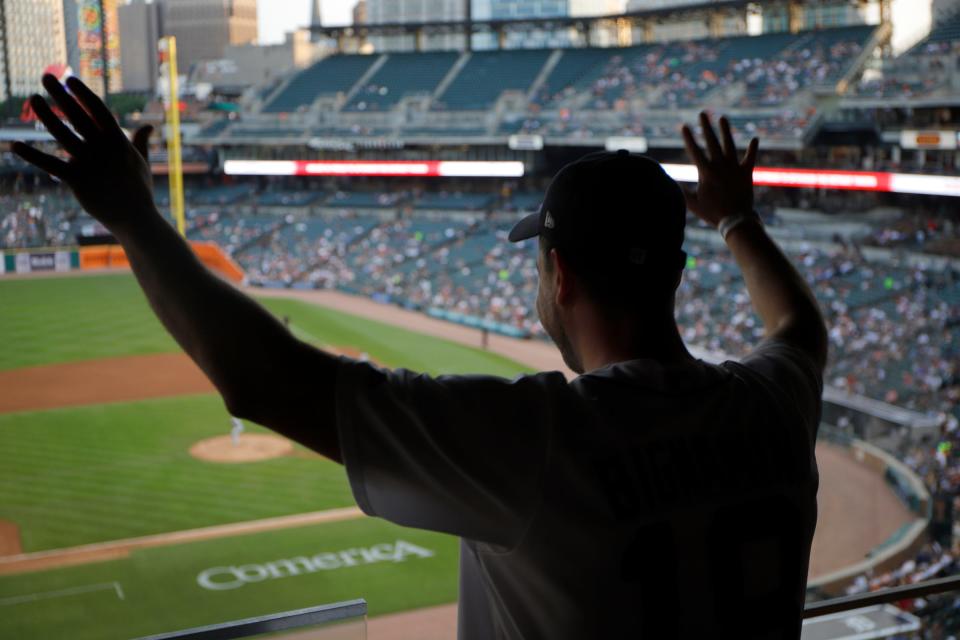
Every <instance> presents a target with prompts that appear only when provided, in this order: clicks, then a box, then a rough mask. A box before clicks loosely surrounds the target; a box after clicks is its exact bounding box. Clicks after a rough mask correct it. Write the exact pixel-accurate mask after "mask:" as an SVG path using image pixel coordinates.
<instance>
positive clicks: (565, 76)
mask: <svg viewBox="0 0 960 640" xmlns="http://www.w3.org/2000/svg"><path fill="white" fill-rule="evenodd" d="M950 28H951V27H949V25H945V26H944V27H943V28H942V31H939V30H938V31H937V32H935V34H937V35H932V36H931V39H932V40H931V42H930V43H928V45H927V46H928V47H942V46H945V45H944V44H943V43H947V44H949V43H950V42H951V40H949V38H951V37H952V36H951V33H952V31H950ZM874 33H875V28H874V27H871V26H857V27H842V28H831V29H822V30H816V31H809V32H801V33H798V34H791V33H774V34H764V35H759V36H737V37H730V38H721V39H702V40H694V41H682V42H681V41H676V42H665V43H651V44H643V45H636V46H632V47H622V48H621V47H610V48H596V47H591V48H582V49H578V48H570V49H561V50H551V49H539V50H503V51H478V52H473V53H464V54H461V53H456V52H428V53H389V54H381V55H352V54H351V55H334V56H331V57H328V58H325V59H324V60H321V61H320V62H317V63H315V64H314V65H312V66H311V67H309V68H307V69H305V70H303V71H300V72H298V73H296V74H295V75H294V76H292V77H291V78H290V79H289V81H288V82H287V83H286V84H282V83H281V85H280V87H279V89H274V90H272V91H271V92H269V94H270V95H269V96H268V97H267V98H266V102H265V103H263V104H262V107H261V106H258V105H260V104H261V102H262V98H256V99H254V100H253V102H252V103H251V104H252V105H253V114H251V115H250V116H249V117H247V120H248V121H247V122H242V121H240V122H232V123H231V121H227V120H223V121H221V122H220V123H214V124H210V125H207V126H206V127H205V128H204V129H203V130H202V131H201V133H200V136H201V137H213V138H218V137H219V138H221V139H222V138H227V139H236V140H237V141H238V142H242V141H243V140H249V139H251V138H271V137H272V138H276V139H278V140H282V139H290V138H295V137H304V136H306V137H325V138H352V137H370V136H375V137H386V138H397V137H399V138H475V137H489V136H491V135H498V136H506V135H511V134H514V133H535V134H541V135H547V136H550V137H555V138H573V139H594V140H596V139H602V138H604V137H607V136H611V135H631V136H633V135H642V136H646V137H648V138H653V139H670V140H673V141H677V140H678V135H677V129H678V125H679V122H680V120H681V119H682V118H683V117H685V113H684V112H685V111H690V112H693V111H694V110H696V109H699V108H702V107H704V106H707V105H709V106H710V107H711V108H714V109H723V110H725V111H728V112H731V113H732V114H733V115H734V116H736V117H738V118H740V119H741V121H742V122H747V123H750V124H751V128H752V129H753V130H755V131H756V132H757V133H763V134H764V135H765V136H766V137H767V138H768V139H771V140H783V141H794V142H801V141H802V140H803V139H804V138H805V137H806V136H807V134H808V132H809V129H810V127H811V126H812V125H813V124H814V123H815V122H816V118H815V117H813V116H814V115H815V113H816V108H817V96H816V92H826V93H827V94H829V93H835V92H836V90H837V89H838V88H839V86H840V85H838V82H839V80H840V79H842V78H845V77H846V76H847V75H848V74H849V73H851V72H853V71H855V70H856V68H855V65H857V64H859V63H860V62H862V59H863V56H862V55H861V54H863V53H864V47H865V46H866V45H867V44H868V43H869V42H870V41H871V38H872V37H873V35H874ZM940 38H943V40H940ZM554 54H556V55H557V56H558V61H557V64H556V65H555V66H553V67H552V68H550V69H549V72H547V73H546V74H545V76H544V77H543V81H542V83H541V84H539V85H538V86H537V90H536V91H534V92H533V95H531V96H530V99H529V101H528V100H527V99H526V98H527V94H528V93H530V90H531V88H533V86H534V82H535V80H536V79H537V78H538V77H539V76H540V75H541V74H542V73H544V72H545V71H546V70H547V61H548V60H549V59H550V57H551V56H552V55H554ZM381 61H382V62H381ZM378 62H380V64H379V66H378V68H377V69H376V70H375V71H374V72H373V73H372V74H371V75H370V76H369V78H365V76H366V75H367V74H368V72H369V71H370V70H371V67H372V66H373V65H374V64H377V63H378ZM458 65H459V68H458ZM454 69H457V70H456V73H455V74H454V75H453V77H452V78H451V79H450V80H449V84H447V85H446V86H445V87H444V88H443V90H442V93H441V94H440V95H439V96H437V97H436V98H435V99H433V100H430V97H431V96H432V95H433V94H434V93H435V92H436V91H437V90H438V89H439V88H440V86H441V83H442V82H444V80H445V78H446V77H447V76H448V75H449V74H450V73H451V72H452V71H453V70H454ZM934 76H935V78H936V80H934V79H932V77H924V76H923V74H920V73H917V72H916V71H914V72H913V74H912V75H911V76H910V77H908V78H906V79H903V78H900V77H897V78H896V79H893V80H883V81H881V83H880V84H881V86H880V87H879V88H878V87H877V86H875V85H876V82H875V81H872V82H870V83H866V85H864V87H863V89H864V91H865V92H866V93H867V95H885V94H886V93H887V92H890V91H895V90H898V89H902V88H904V87H906V88H908V89H909V90H911V91H914V92H922V91H927V90H929V89H930V88H931V87H930V86H929V85H930V84H931V83H934V84H936V86H941V85H942V82H943V76H944V73H940V74H939V75H937V74H934ZM361 80H363V82H362V86H360V83H361ZM507 92H510V93H513V95H514V96H516V97H517V100H515V101H512V102H510V103H507V104H504V105H503V108H502V109H500V110H498V111H496V112H494V111H493V108H494V106H495V105H496V104H498V100H499V99H500V97H501V96H502V95H504V94H505V93H507ZM254 93H255V92H254ZM348 94H349V96H350V99H349V100H348V101H346V102H345V103H342V104H340V103H337V104H338V105H339V106H333V107H331V108H330V110H328V111H326V112H325V114H324V121H323V124H321V123H320V122H319V121H316V122H313V123H312V125H311V123H310V122H307V123H305V124H303V123H300V122H299V121H298V123H297V124H291V123H290V122H289V121H287V120H286V119H285V118H284V117H283V114H288V113H294V112H302V111H305V110H307V109H308V107H309V106H310V105H311V104H313V103H314V102H315V101H316V100H318V99H321V98H339V97H344V96H347V95H348ZM409 96H421V97H423V98H424V101H423V103H422V104H428V103H429V105H430V106H429V110H428V111H420V108H421V107H419V106H417V107H415V108H413V110H412V111H411V112H410V113H407V112H404V113H400V112H399V111H398V108H399V104H400V103H401V101H403V99H404V98H405V97H409ZM464 112H470V117H469V119H464V118H463V117H462V114H463V113H464ZM370 114H380V115H381V116H383V117H382V118H380V119H376V118H374V119H371V118H370ZM434 114H443V115H442V116H441V117H439V118H435V117H433V116H434ZM458 114H459V115H458ZM271 115H273V116H277V117H276V118H275V119H274V120H273V121H271V120H270V116H271ZM308 120H309V119H308Z"/></svg>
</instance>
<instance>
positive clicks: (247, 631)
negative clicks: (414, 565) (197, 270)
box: [139, 575, 960, 640]
mask: <svg viewBox="0 0 960 640" xmlns="http://www.w3.org/2000/svg"><path fill="white" fill-rule="evenodd" d="M957 591H960V575H957V576H950V577H946V578H937V579H934V580H927V581H924V582H921V583H918V584H912V585H903V586H899V587H891V588H889V589H884V590H882V591H877V592H874V593H865V594H860V595H855V596H843V597H839V598H833V599H830V600H824V601H822V602H813V603H808V604H807V605H806V607H805V608H804V612H803V617H804V619H805V620H808V621H809V620H814V619H817V618H825V617H827V616H834V615H836V614H842V613H848V612H856V611H867V610H870V609H871V608H877V609H879V608H880V607H881V606H883V605H890V604H893V603H897V602H903V601H908V600H914V599H916V598H923V597H927V596H932V595H938V594H945V593H950V592H957ZM894 611H899V610H894ZM366 615H367V603H366V601H365V600H351V601H347V602H341V603H337V604H331V605H323V606H319V607H311V608H308V609H299V610H297V611H288V612H284V613H277V614H272V615H267V616H260V617H256V618H249V619H246V620H237V621H234V622H225V623H222V624H215V625H209V626H205V627H197V628H194V629H187V630H184V631H177V632H173V633H165V634H160V635H154V636H149V637H146V638H140V639H139V640H236V639H238V638H250V637H254V636H262V635H264V634H275V633H277V632H283V631H293V630H301V631H303V630H306V629H308V628H312V629H313V630H316V631H317V632H318V633H317V635H315V636H313V635H311V637H315V638H316V639H317V640H322V639H324V638H327V637H331V638H332V637H333V636H327V635H325V634H324V633H323V629H328V630H330V631H335V632H336V636H335V637H336V638H337V640H342V639H347V638H349V639H351V640H366V637H367V635H366ZM331 625H333V626H331ZM904 630H907V629H904ZM911 630H912V629H911ZM272 637H277V636H272ZM871 637H879V636H871Z"/></svg>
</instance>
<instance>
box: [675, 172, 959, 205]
mask: <svg viewBox="0 0 960 640" xmlns="http://www.w3.org/2000/svg"><path fill="white" fill-rule="evenodd" d="M663 168H664V170H665V171H666V172H667V174H669V175H670V177H671V178H673V179H674V180H676V181H677V182H696V181H697V179H698V173H697V168H696V167H695V166H694V165H692V164H665V165H663ZM753 183H754V184H755V185H758V186H764V187H787V188H796V189H839V190H847V191H875V192H877V193H909V194H915V195H926V196H955V197H960V178H955V177H952V176H937V175H923V174H913V173H883V172H875V171H832V170H827V169H786V168H777V167H757V168H756V170H755V171H754V172H753Z"/></svg>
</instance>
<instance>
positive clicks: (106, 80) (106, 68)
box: [98, 0, 110, 103]
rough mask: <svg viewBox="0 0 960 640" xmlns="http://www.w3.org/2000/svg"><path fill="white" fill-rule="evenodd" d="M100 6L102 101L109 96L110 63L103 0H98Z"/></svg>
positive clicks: (105, 11) (105, 12)
mask: <svg viewBox="0 0 960 640" xmlns="http://www.w3.org/2000/svg"><path fill="white" fill-rule="evenodd" d="M98 5H99V7H100V64H101V65H103V67H102V73H103V101H104V103H106V102H107V98H109V97H110V65H109V64H108V61H107V10H106V7H105V6H104V1H103V0H98Z"/></svg>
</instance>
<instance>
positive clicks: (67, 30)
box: [63, 0, 80, 70]
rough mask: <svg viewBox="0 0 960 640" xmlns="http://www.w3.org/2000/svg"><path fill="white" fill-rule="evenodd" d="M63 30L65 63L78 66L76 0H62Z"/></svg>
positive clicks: (77, 8) (77, 10)
mask: <svg viewBox="0 0 960 640" xmlns="http://www.w3.org/2000/svg"><path fill="white" fill-rule="evenodd" d="M63 31H64V35H65V36H66V39H67V64H68V65H69V66H70V68H71V69H73V70H76V69H79V68H80V39H79V36H80V8H79V7H78V6H77V0H63Z"/></svg>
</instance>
